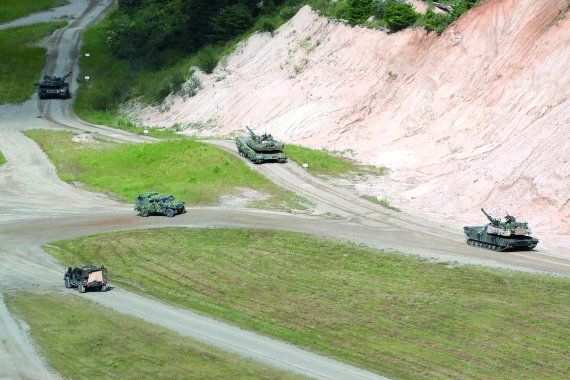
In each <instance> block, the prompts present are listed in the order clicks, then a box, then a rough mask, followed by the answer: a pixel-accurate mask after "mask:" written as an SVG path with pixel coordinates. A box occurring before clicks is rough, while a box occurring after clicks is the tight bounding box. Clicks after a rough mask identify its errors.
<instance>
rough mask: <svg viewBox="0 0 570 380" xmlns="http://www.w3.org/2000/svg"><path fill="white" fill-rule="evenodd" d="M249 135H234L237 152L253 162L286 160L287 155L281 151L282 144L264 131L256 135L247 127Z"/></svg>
mask: <svg viewBox="0 0 570 380" xmlns="http://www.w3.org/2000/svg"><path fill="white" fill-rule="evenodd" d="M246 128H247V130H248V131H249V136H239V137H236V146H237V148H238V151H239V154H240V155H241V156H243V157H245V158H247V159H248V160H250V161H251V162H253V163H254V164H262V163H264V162H282V163H284V162H287V156H286V155H285V153H283V147H284V144H283V143H282V142H280V141H277V140H274V139H273V136H271V135H270V134H267V133H264V134H263V135H261V136H260V135H256V134H255V133H254V132H253V131H252V130H251V129H250V128H249V127H246Z"/></svg>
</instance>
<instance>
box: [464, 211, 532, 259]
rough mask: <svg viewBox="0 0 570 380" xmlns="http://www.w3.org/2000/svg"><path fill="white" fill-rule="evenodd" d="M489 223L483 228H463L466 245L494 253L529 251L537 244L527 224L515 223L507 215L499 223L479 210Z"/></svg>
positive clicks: (515, 221)
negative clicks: (490, 250)
mask: <svg viewBox="0 0 570 380" xmlns="http://www.w3.org/2000/svg"><path fill="white" fill-rule="evenodd" d="M481 211H483V214H485V216H486V217H487V219H489V221H490V222H491V223H488V224H487V225H485V226H477V227H467V226H466V227H463V231H464V232H465V237H466V238H467V244H469V245H474V246H477V247H484V248H488V249H492V250H495V251H506V250H513V251H515V250H531V249H534V248H535V247H536V246H537V244H538V239H536V238H533V237H532V236H530V235H531V234H532V231H531V230H530V228H529V226H528V223H527V222H517V220H516V219H515V217H514V216H511V215H509V214H507V216H505V217H504V218H503V220H502V221H501V220H500V219H495V218H493V217H491V216H490V215H489V214H487V213H486V212H485V210H483V209H481Z"/></svg>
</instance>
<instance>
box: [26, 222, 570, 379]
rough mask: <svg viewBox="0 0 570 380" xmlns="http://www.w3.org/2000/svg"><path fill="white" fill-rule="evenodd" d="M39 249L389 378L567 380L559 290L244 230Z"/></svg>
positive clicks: (565, 294) (569, 327)
mask: <svg viewBox="0 0 570 380" xmlns="http://www.w3.org/2000/svg"><path fill="white" fill-rule="evenodd" d="M157 236H160V239H158V238H157ZM44 249H46V250H47V251H48V252H49V253H51V254H52V255H53V256H55V257H56V258H57V259H58V260H59V262H60V263H61V265H62V266H64V267H67V266H73V265H74V264H76V263H83V262H104V263H105V265H106V266H108V267H109V268H113V271H112V275H113V277H112V280H111V281H112V283H114V284H117V285H120V286H122V287H126V288H128V289H131V290H132V291H135V292H139V293H141V294H143V295H145V296H147V297H156V298H158V299H160V300H163V301H165V302H168V303H171V304H174V305H178V306H180V307H186V308H189V309H192V310H196V311H199V312H201V313H205V314H209V315H212V316H214V317H216V318H219V319H222V320H226V321H229V322H231V323H234V324H236V325H239V326H242V327H244V328H247V329H252V330H256V331H259V332H261V333H263V334H267V335H270V336H274V337H277V338H279V339H282V340H285V341H288V342H291V343H294V344H297V345H299V346H302V347H306V348H309V349H310V350H313V351H317V352H321V353H324V354H326V355H330V356H333V357H336V358H338V359H340V360H342V361H345V362H349V363H354V364H356V365H358V366H361V367H364V368H367V369H370V370H372V371H376V372H378V373H381V374H384V375H387V376H389V377H390V378H395V379H398V378H402V379H441V378H453V379H486V378H493V379H525V378H537V379H538V378H540V379H546V378H552V379H555V378H558V379H563V378H569V377H570V366H569V362H568V355H569V353H570V351H569V347H570V321H569V318H568V315H569V313H570V299H569V297H570V280H569V279H567V278H555V277H551V276H542V275H536V274H528V273H518V272H510V271H500V270H492V269H485V268H480V267H475V266H468V265H465V266H458V265H454V264H453V263H434V262H429V261H426V260H421V259H418V258H414V257H410V256H404V255H398V254H394V253H385V252H382V251H377V250H373V249H368V248H365V247H360V246H357V245H352V244H345V243H340V242H336V241H331V240H327V239H322V238H316V237H311V236H307V235H303V234H298V233H291V232H284V231H265V230H251V229H245V230H244V229H207V230H201V229H198V230H191V229H187V228H176V229H161V230H160V231H157V230H146V231H140V230H137V231H127V232H114V233H107V234H99V235H93V236H87V237H82V238H78V239H73V240H66V241H59V242H55V243H50V245H49V246H46V247H45V248H44ZM110 252H111V253H112V254H109V253H110ZM30 304H33V303H30Z"/></svg>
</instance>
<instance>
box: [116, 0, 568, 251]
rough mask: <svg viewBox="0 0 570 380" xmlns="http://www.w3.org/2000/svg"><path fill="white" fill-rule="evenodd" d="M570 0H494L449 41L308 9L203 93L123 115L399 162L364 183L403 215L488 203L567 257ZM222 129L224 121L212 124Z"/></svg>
mask: <svg viewBox="0 0 570 380" xmlns="http://www.w3.org/2000/svg"><path fill="white" fill-rule="evenodd" d="M568 5H569V2H568V0H549V1H523V0H488V1H483V3H482V4H481V5H479V6H478V7H476V8H474V9H472V10H471V11H470V12H468V13H467V14H465V15H464V16H463V17H462V18H461V19H460V20H458V21H457V22H456V23H455V24H454V25H452V26H450V27H449V28H448V30H447V31H445V32H444V33H443V34H442V35H441V36H438V35H437V34H435V33H426V31H424V30H423V29H411V30H406V31H403V32H400V33H395V34H391V35H389V34H386V33H384V32H381V31H376V30H369V29H364V28H360V27H350V26H347V25H343V24H341V23H335V22H333V21H329V20H327V19H326V18H323V17H320V16H318V15H317V14H315V13H314V12H312V11H311V10H310V9H309V8H308V7H305V8H303V9H302V10H301V11H300V12H299V13H298V14H297V15H296V16H295V17H294V18H293V19H292V20H291V21H290V22H289V23H287V24H286V25H284V26H283V27H281V28H280V29H279V30H278V31H276V32H275V34H274V35H273V36H272V35H270V34H268V33H265V34H256V35H254V36H252V37H251V38H250V39H249V40H247V41H246V42H245V43H243V44H242V45H240V46H239V47H238V48H237V49H236V51H235V52H234V53H233V54H232V55H231V56H229V57H228V58H227V59H226V60H224V61H223V62H222V63H221V64H220V65H219V66H218V68H217V69H216V70H215V72H214V73H213V74H212V75H203V74H202V75H199V78H200V80H201V81H202V83H203V86H204V89H203V90H201V92H200V93H198V95H196V96H194V97H192V98H187V97H180V96H172V97H170V98H169V99H167V101H166V104H165V105H163V106H162V107H156V108H153V107H149V108H144V109H142V110H141V109H140V106H138V105H136V104H131V106H130V107H127V108H126V112H127V113H130V114H131V115H133V116H136V117H137V118H138V120H139V121H141V122H143V123H144V124H146V125H154V126H171V125H173V124H175V123H180V124H182V125H184V124H188V123H203V124H209V125H210V127H209V128H205V129H203V130H195V129H194V130H192V129H188V130H187V131H186V132H185V133H188V134H196V135H202V136H207V135H231V134H235V133H241V132H242V131H243V130H244V127H245V125H250V126H252V127H254V128H256V129H258V130H261V131H267V132H270V133H272V134H273V135H274V136H276V137H278V138H279V139H282V140H284V141H286V142H289V143H296V144H302V145H306V146H310V147H314V148H321V147H325V148H327V149H330V150H335V151H344V152H345V154H347V155H350V156H352V157H354V158H356V159H358V160H360V161H361V162H365V163H369V164H375V165H385V166H387V167H389V168H390V173H389V175H388V176H386V178H383V179H381V180H379V181H373V182H367V183H356V184H354V185H355V188H356V191H358V192H359V193H361V194H372V195H377V196H387V197H388V198H389V199H390V201H391V203H393V204H395V205H396V206H398V207H399V208H401V209H403V210H408V211H412V210H413V212H415V213H418V212H419V213H420V214H421V215H423V216H426V217H429V218H431V219H432V220H435V221H447V222H450V223H454V224H456V225H458V226H461V225H464V224H469V225H478V224H483V223H484V222H486V219H485V217H484V215H483V214H482V213H481V212H480V211H479V209H480V208H481V207H484V208H485V209H486V210H487V211H488V212H489V213H491V214H493V215H495V216H497V217H500V216H501V217H502V216H504V215H505V213H506V212H509V213H510V214H512V215H515V216H517V217H518V218H519V219H521V220H527V221H528V222H529V223H530V224H531V226H532V228H533V230H534V232H535V235H536V236H537V237H538V238H540V239H541V243H540V245H541V246H543V247H546V248H549V249H550V250H552V251H555V252H557V253H559V254H562V255H567V256H570V227H569V226H570V186H569V185H568V184H569V183H570V161H569V157H568V152H569V151H570V129H569V128H568V125H569V124H570V123H569V122H570V120H569V118H570V100H569V95H570V72H569V70H568V62H570V17H569V16H568V14H567V13H568ZM212 126H213V127H212Z"/></svg>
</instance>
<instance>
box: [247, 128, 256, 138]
mask: <svg viewBox="0 0 570 380" xmlns="http://www.w3.org/2000/svg"><path fill="white" fill-rule="evenodd" d="M246 128H247V130H248V131H249V134H250V135H252V136H253V137H255V136H256V134H255V133H254V132H253V131H252V130H251V129H250V128H249V127H248V126H246Z"/></svg>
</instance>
